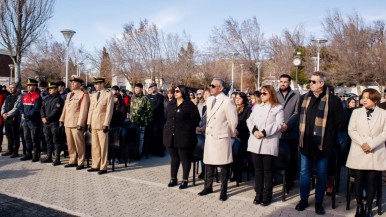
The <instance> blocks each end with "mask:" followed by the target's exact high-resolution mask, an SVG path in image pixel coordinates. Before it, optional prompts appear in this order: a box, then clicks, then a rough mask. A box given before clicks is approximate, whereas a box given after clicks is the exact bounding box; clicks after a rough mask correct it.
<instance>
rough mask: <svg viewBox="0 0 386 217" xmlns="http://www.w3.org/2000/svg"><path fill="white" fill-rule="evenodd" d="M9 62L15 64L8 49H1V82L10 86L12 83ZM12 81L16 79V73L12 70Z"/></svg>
mask: <svg viewBox="0 0 386 217" xmlns="http://www.w3.org/2000/svg"><path fill="white" fill-rule="evenodd" d="M9 64H13V62H12V59H11V57H9V55H8V51H7V50H3V49H0V84H1V85H6V86H8V85H9V83H10V75H11V69H10V68H9ZM12 74H13V75H12V81H14V80H15V76H14V75H15V74H14V72H12Z"/></svg>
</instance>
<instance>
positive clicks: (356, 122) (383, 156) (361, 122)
mask: <svg viewBox="0 0 386 217" xmlns="http://www.w3.org/2000/svg"><path fill="white" fill-rule="evenodd" d="M348 134H349V135H350V137H351V140H352V142H351V147H350V153H349V155H348V158H347V163H346V166H347V167H349V168H351V169H359V170H378V171H382V170H386V147H385V141H386V110H383V109H381V108H379V107H375V109H374V112H373V117H372V119H371V120H370V121H368V120H367V114H366V109H365V108H359V109H355V110H354V111H353V113H352V115H351V119H350V123H349V125H348ZM364 143H367V144H369V145H370V147H371V149H372V151H371V152H370V153H368V154H366V153H365V152H363V150H362V148H361V145H362V144H364Z"/></svg>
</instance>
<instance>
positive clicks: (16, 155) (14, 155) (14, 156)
mask: <svg viewBox="0 0 386 217" xmlns="http://www.w3.org/2000/svg"><path fill="white" fill-rule="evenodd" d="M9 157H10V158H16V157H19V154H18V153H13V154H12V155H11V156H9Z"/></svg>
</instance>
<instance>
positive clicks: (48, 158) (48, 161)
mask: <svg viewBox="0 0 386 217" xmlns="http://www.w3.org/2000/svg"><path fill="white" fill-rule="evenodd" d="M40 163H52V158H51V157H47V158H45V159H41V160H40Z"/></svg>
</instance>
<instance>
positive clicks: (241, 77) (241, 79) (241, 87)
mask: <svg viewBox="0 0 386 217" xmlns="http://www.w3.org/2000/svg"><path fill="white" fill-rule="evenodd" d="M240 67H241V76H240V91H241V92H242V91H243V70H244V64H240Z"/></svg>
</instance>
